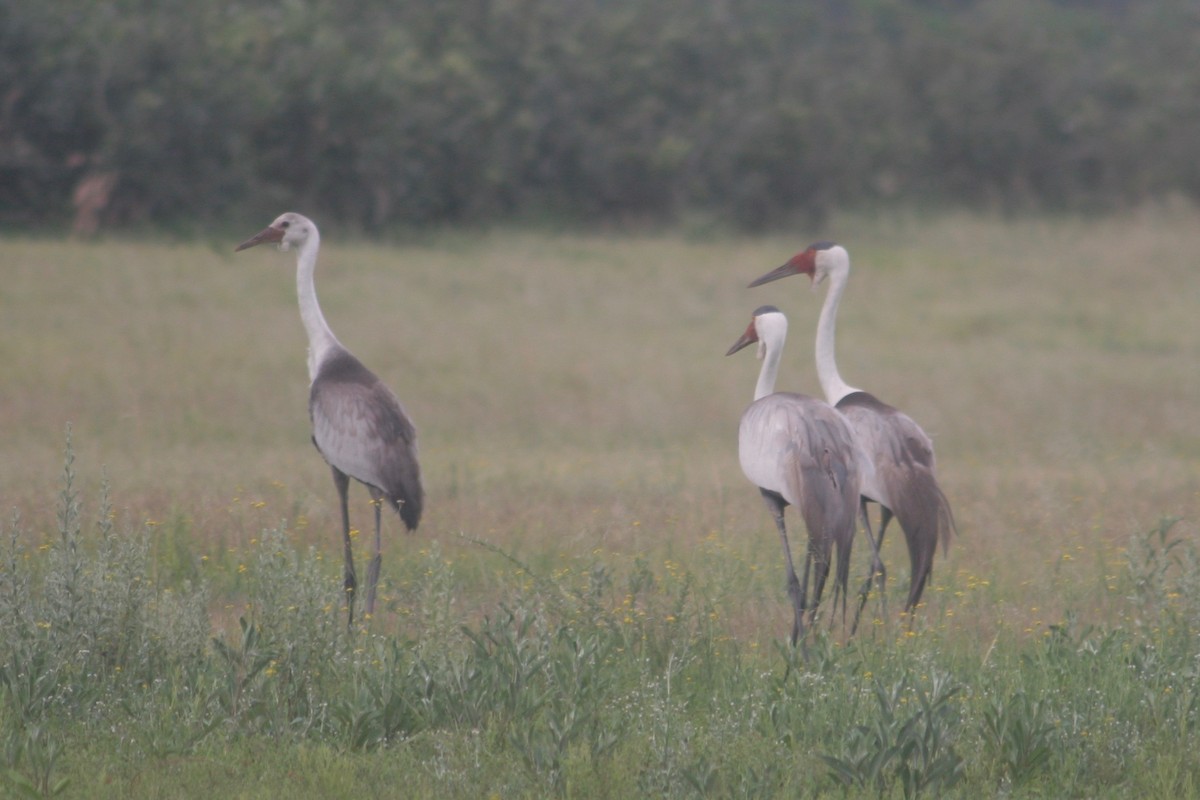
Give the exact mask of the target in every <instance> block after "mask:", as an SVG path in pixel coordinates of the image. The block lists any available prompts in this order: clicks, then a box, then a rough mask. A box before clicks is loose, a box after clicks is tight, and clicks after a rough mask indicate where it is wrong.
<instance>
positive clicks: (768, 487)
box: [725, 306, 860, 645]
mask: <svg viewBox="0 0 1200 800" xmlns="http://www.w3.org/2000/svg"><path fill="white" fill-rule="evenodd" d="M786 338H787V317H785V316H784V315H783V313H782V312H780V310H779V309H778V308H775V307H774V306H762V307H760V308H758V309H757V310H755V312H754V317H753V319H752V320H751V321H750V324H749V326H747V328H746V331H745V333H743V334H742V336H741V338H740V339H738V340H737V341H736V342H735V343H734V344H733V346H732V347H730V348H729V351H728V352H727V353H726V354H725V355H727V356H728V355H733V354H734V353H736V352H737V351H739V350H741V349H742V348H744V347H746V346H747V345H750V344H753V343H755V342H757V343H758V357H759V358H760V359H761V360H762V362H763V364H762V368H761V369H760V371H759V375H758V383H757V384H756V386H755V389H754V402H753V403H751V404H750V406H749V407H747V408H746V410H745V412H743V413H742V419H741V424H740V426H739V428H738V460H739V461H740V462H741V466H742V472H743V473H745V475H746V477H747V478H748V479H749V480H750V482H751V483H753V484H754V485H755V486H757V487H758V489H759V492H761V493H762V497H763V500H764V501H765V502H766V504H767V509H768V510H769V511H770V513H771V517H772V518H773V519H774V520H775V527H776V528H777V529H778V531H779V538H780V541H781V542H782V543H783V556H784V561H785V563H786V565H787V587H788V595H789V596H790V597H791V601H792V611H793V622H792V644H793V645H795V644H796V642H797V640H798V639H800V638H801V635H802V633H803V630H804V621H803V619H804V615H805V611H806V609H807V599H808V579H809V572H810V571H812V572H813V579H814V581H815V584H814V587H813V606H812V607H813V611H814V613H815V611H816V608H817V605H818V604H819V603H820V601H821V594H822V591H823V589H824V587H825V580H826V578H827V577H828V575H829V566H830V561H831V556H832V551H833V547H834V546H835V545H836V547H837V553H838V571H837V577H836V580H835V595H834V597H835V602H836V597H837V594H836V593H837V591H838V590H840V591H841V592H842V593H843V595H842V604H843V614H844V612H845V591H846V584H847V580H848V576H849V569H850V546H851V544H852V543H853V540H854V531H855V514H856V509H857V503H858V497H859V493H860V492H859V483H860V476H859V464H858V455H857V452H856V450H855V445H854V439H853V436H852V434H851V432H850V428H849V425H848V424H847V423H846V420H845V418H844V417H842V416H841V415H840V414H838V413H837V412H836V411H834V409H833V407H832V406H830V405H829V404H828V403H825V402H824V401H822V400H818V399H816V398H814V397H809V396H808V395H803V394H794V393H791V392H776V391H775V379H776V376H777V374H778V372H779V358H780V356H781V354H782V352H783V345H784V341H785V340H786ZM789 505H793V506H795V507H796V508H797V509H798V510H799V512H800V516H801V517H803V519H804V524H805V526H806V527H807V528H808V548H807V551H806V554H805V558H804V580H803V582H801V581H800V579H799V578H798V577H797V575H796V569H795V566H794V565H793V562H792V550H791V547H790V545H789V544H788V537H787V527H786V526H785V524H784V519H783V512H784V509H785V508H786V507H787V506H789Z"/></svg>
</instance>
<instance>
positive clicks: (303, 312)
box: [296, 226, 341, 381]
mask: <svg viewBox="0 0 1200 800" xmlns="http://www.w3.org/2000/svg"><path fill="white" fill-rule="evenodd" d="M320 248H321V237H320V234H318V233H317V229H316V226H312V228H311V231H310V233H309V236H308V238H307V239H305V240H304V243H303V244H301V245H300V250H299V252H298V253H297V254H296V295H297V297H298V298H299V300H300V319H301V321H302V322H303V323H304V331H305V333H307V334H308V379H309V380H310V381H311V380H313V379H314V378H316V376H317V367H318V366H319V365H320V363H321V361H322V360H323V359H324V358H325V355H326V354H327V353H328V352H329V351H330V350H331V349H333V348H334V347H340V346H341V345H340V343H339V342H338V340H337V337H335V336H334V335H333V331H331V330H330V329H329V324H328V323H327V322H326V321H325V315H324V314H322V313H321V304H320V303H318V302H317V287H316V284H315V282H314V280H313V273H314V272H315V271H316V268H317V251H318V250H320Z"/></svg>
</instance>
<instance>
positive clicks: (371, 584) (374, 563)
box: [367, 486, 383, 617]
mask: <svg viewBox="0 0 1200 800" xmlns="http://www.w3.org/2000/svg"><path fill="white" fill-rule="evenodd" d="M367 489H368V491H370V492H371V505H373V506H375V555H374V556H373V557H372V558H371V563H370V564H369V565H368V566H367V616H368V617H370V616H373V615H374V614H375V587H376V586H377V585H379V570H380V568H381V567H382V566H383V542H382V540H381V537H380V534H379V528H380V525H381V524H382V519H381V517H382V515H383V492H381V491H379V490H378V489H376V488H375V487H374V486H368V487H367Z"/></svg>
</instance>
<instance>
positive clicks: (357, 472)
mask: <svg viewBox="0 0 1200 800" xmlns="http://www.w3.org/2000/svg"><path fill="white" fill-rule="evenodd" d="M263 242H273V243H276V244H278V245H279V247H280V249H281V250H288V249H290V248H293V247H294V248H296V251H297V253H296V292H297V295H298V296H299V300H300V319H301V320H302V321H303V322H304V330H305V332H307V334H308V377H309V380H310V381H311V382H312V383H311V387H310V389H309V395H308V415H309V418H310V420H311V421H312V441H313V444H314V445H316V447H317V450H318V451H319V452H320V453H321V455H322V456H323V457H324V458H325V461H326V462H327V463H328V464H329V466H330V468H331V469H332V470H333V482H334V485H335V486H337V491H338V498H339V500H340V501H341V511H342V541H343V544H344V548H345V560H346V563H345V573H344V575H345V579H344V586H345V590H346V602H347V604H348V606H349V624H351V625H353V624H354V601H355V593H356V592H357V590H358V578H357V575H356V573H355V571H354V555H353V553H352V552H351V536H350V509H349V505H348V494H349V489H350V479H351V478H354V479H355V480H357V481H358V482H359V483H361V484H363V485H364V486H366V487H367V491H368V492H369V493H370V495H371V502H372V505H374V506H375V555H374V557H373V558H372V559H371V562H370V564H369V565H368V567H367V598H366V613H367V616H368V617H369V616H370V615H372V614H374V613H375V589H376V586H377V585H378V583H379V570H380V567H381V565H382V563H383V555H382V541H381V538H380V526H381V524H382V520H381V518H380V517H381V513H382V505H383V503H385V502H386V503H387V504H388V505H389V506H391V507H392V508H393V509H394V510H395V511H397V512H398V513H399V514H400V519H402V520H403V521H404V525H405V527H406V528H407V529H408V530H410V531H412V530H415V529H416V527H417V523H419V522H420V520H421V508H422V506H423V505H424V501H425V492H424V490H423V489H422V488H421V467H420V464H419V463H418V462H417V431H416V428H415V427H413V423H412V420H410V419H409V418H408V414H407V413H405V411H404V406H402V405H401V404H400V401H399V400H397V399H396V395H395V394H393V393H392V391H391V390H390V389H389V388H388V387H387V386H385V385H384V384H383V382H382V381H380V380H379V378H377V377H376V376H375V374H374V373H373V372H371V370H369V369H367V368H366V367H365V366H363V363H362V362H361V361H359V360H358V359H357V358H355V357H354V355H353V354H352V353H351V352H350V351H349V350H347V349H346V348H345V347H343V346H342V344H341V342H339V341H338V340H337V337H335V336H334V335H333V331H331V330H330V329H329V324H328V323H326V322H325V316H324V315H323V314H322V313H321V306H320V304H319V303H318V302H317V290H316V286H315V284H314V283H313V272H314V271H315V270H316V266H317V251H318V250H319V249H320V246H321V235H320V233H318V232H317V226H316V225H314V224H313V222H312V220H310V219H308V218H307V217H304V216H301V215H300V214H296V213H291V212H289V213H287V214H283V215H281V216H280V217H279V218H278V219H276V220H275V221H274V222H272V223H271V224H270V225H269V226H268V227H267V228H265V229H263V230H262V231H261V232H259V233H257V234H255V235H254V236H252V237H250V238H249V239H247V240H246V241H244V242H242V243H241V244H239V245H238V246H237V250H245V249H246V248H248V247H254V246H255V245H258V244H262V243H263ZM235 252H236V251H235Z"/></svg>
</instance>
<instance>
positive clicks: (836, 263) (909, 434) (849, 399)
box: [750, 242, 955, 611]
mask: <svg viewBox="0 0 1200 800" xmlns="http://www.w3.org/2000/svg"><path fill="white" fill-rule="evenodd" d="M800 274H803V275H807V276H809V278H811V279H812V282H813V284H814V285H816V284H818V283H820V282H821V281H823V280H824V279H825V278H827V277H828V278H829V291H828V293H827V294H826V296H825V303H824V305H823V306H822V307H821V316H820V318H819V319H818V321H817V338H816V361H817V376H818V378H819V379H820V381H821V389H822V391H823V392H824V393H825V399H827V400H828V401H829V402H830V403H832V404H833V406H834V407H835V408H836V409H837V410H838V411H840V412H841V413H842V414H843V415H845V417H846V419H847V420H849V422H850V427H851V429H852V430H853V432H854V437H855V439H856V441H857V442H858V444H859V446H860V448H861V449H862V452H863V453H864V454H865V455H866V457H867V458H868V459H869V460H870V461H871V463H872V465H873V467H874V469H873V470H865V471H864V475H865V476H866V480H864V483H863V491H862V494H863V497H862V518H863V524H864V525H865V526H866V529H867V537H868V538H869V539H871V544H872V548H873V550H874V552H875V556H874V560H873V563H872V566H871V569H872V575H873V576H875V575H878V576H879V581H880V584H881V585H883V583H884V582H885V581H886V577H887V573H886V571H885V569H884V566H883V562H882V561H881V560H880V559H879V555H878V554H879V548H880V547H882V546H883V534H884V532H885V531H886V530H887V526H888V523H889V522H891V519H892V516H893V515H894V516H895V517H896V519H897V520H898V521H899V522H900V527H901V528H902V529H903V531H904V538H905V541H906V542H907V544H908V556H909V561H910V563H911V568H912V576H911V580H910V583H909V590H908V600H907V602H906V603H905V606H904V607H905V610H906V611H911V610H912V609H913V608H914V607H915V606H916V605H917V604H918V603H919V602H921V595H922V593H923V592H924V591H925V586H926V584H927V583H928V581H929V576H930V573H931V572H932V570H933V556H934V553H935V552H936V551H937V546H938V542H939V541H940V542H941V544H942V549H943V552H945V550H946V549H948V548H949V546H950V537H951V532H952V531H953V530H954V528H955V524H954V515H953V514H952V513H951V511H950V503H949V501H948V500H947V499H946V495H945V494H944V493H943V492H942V489H941V487H940V486H939V485H938V481H937V475H936V468H935V463H934V455H933V442H932V440H930V438H929V436H928V435H926V433H925V431H923V430H922V429H921V426H920V425H918V424H917V423H916V422H914V421H913V420H912V418H911V417H909V416H908V415H907V414H905V413H903V412H902V411H899V410H898V409H896V408H893V407H892V406H890V405H888V404H887V403H884V402H882V401H880V400H879V399H878V398H876V397H875V396H874V395H872V394H870V393H868V392H864V391H863V390H861V389H856V388H854V387H853V386H850V385H848V384H847V383H846V382H845V381H843V380H842V377H841V375H840V374H839V373H838V368H837V361H836V358H835V354H834V334H835V330H836V327H837V312H838V305H839V304H840V303H841V299H842V293H843V292H844V291H845V289H846V282H847V280H848V279H849V277H850V255H849V253H847V252H846V249H845V248H844V247H841V246H840V245H837V244H834V243H833V242H817V243H815V244H812V245H810V246H809V247H808V248H806V249H805V250H803V251H802V252H800V253H797V254H796V255H795V256H793V257H792V258H791V259H789V260H788V261H787V263H785V264H784V265H783V266H781V267H778V268H777V269H775V270H773V271H771V272H768V273H767V274H766V275H763V276H762V277H760V278H758V279H757V280H755V281H753V282H752V283H751V284H750V286H759V285H761V284H764V283H769V282H770V281H774V280H778V279H779V278H785V277H787V276H788V275H800ZM868 501H874V502H876V503H878V504H879V506H880V523H879V538H878V539H875V538H874V537H873V535H872V533H871V520H870V516H869V514H868V513H867V502H868ZM869 583H870V579H868V585H869ZM864 600H865V594H864ZM859 608H860V610H861V605H860V607H859Z"/></svg>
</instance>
